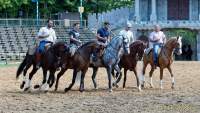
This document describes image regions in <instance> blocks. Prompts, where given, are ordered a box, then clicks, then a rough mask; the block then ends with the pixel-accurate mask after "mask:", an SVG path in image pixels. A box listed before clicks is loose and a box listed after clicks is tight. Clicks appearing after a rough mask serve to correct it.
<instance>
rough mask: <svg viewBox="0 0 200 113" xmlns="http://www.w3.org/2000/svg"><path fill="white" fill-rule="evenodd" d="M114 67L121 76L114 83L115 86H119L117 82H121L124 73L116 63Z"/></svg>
mask: <svg viewBox="0 0 200 113" xmlns="http://www.w3.org/2000/svg"><path fill="white" fill-rule="evenodd" d="M114 69H115V70H116V71H117V74H118V75H119V76H118V77H117V80H116V81H115V82H114V83H113V86H116V87H117V88H118V87H119V86H118V85H117V83H119V82H120V80H121V78H122V73H121V69H120V68H119V66H118V65H115V67H114Z"/></svg>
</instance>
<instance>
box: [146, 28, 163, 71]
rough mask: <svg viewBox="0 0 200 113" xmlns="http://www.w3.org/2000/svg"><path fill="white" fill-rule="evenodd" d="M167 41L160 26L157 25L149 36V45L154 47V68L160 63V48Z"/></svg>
mask: <svg viewBox="0 0 200 113" xmlns="http://www.w3.org/2000/svg"><path fill="white" fill-rule="evenodd" d="M165 42H166V36H165V34H164V33H163V32H162V31H160V26H159V25H155V26H154V31H153V32H152V33H151V34H150V36H149V47H150V48H153V60H154V68H156V66H157V65H158V49H159V48H160V47H162V46H163V45H164V43H165Z"/></svg>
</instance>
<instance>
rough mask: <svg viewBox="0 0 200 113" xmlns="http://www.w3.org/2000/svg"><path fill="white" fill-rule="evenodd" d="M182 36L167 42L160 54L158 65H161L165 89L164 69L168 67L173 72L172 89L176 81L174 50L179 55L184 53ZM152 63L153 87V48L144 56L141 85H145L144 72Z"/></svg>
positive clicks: (161, 75)
mask: <svg viewBox="0 0 200 113" xmlns="http://www.w3.org/2000/svg"><path fill="white" fill-rule="evenodd" d="M181 39H182V37H172V38H170V39H169V40H168V41H167V42H166V44H165V45H164V46H163V47H162V48H161V51H160V54H159V56H158V66H159V67H160V88H161V89H163V85H162V84H163V83H162V79H163V69H164V68H167V69H168V70H169V72H170V74H171V79H172V89H173V88H174V85H175V82H174V75H173V73H172V69H171V64H172V62H173V52H175V53H176V54H177V55H180V54H181V53H182V50H181V46H182V41H181ZM148 64H150V65H151V70H150V72H149V77H150V86H151V87H153V84H152V75H153V72H154V62H153V51H152V50H151V51H150V52H149V53H146V52H145V54H144V57H143V69H142V77H141V81H142V83H141V87H144V82H145V80H144V74H145V70H146V67H147V65H148Z"/></svg>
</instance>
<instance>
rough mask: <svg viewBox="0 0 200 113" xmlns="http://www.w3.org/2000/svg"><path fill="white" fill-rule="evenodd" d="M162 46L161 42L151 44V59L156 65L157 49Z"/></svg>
mask: <svg viewBox="0 0 200 113" xmlns="http://www.w3.org/2000/svg"><path fill="white" fill-rule="evenodd" d="M161 47H162V44H160V43H156V44H153V61H154V65H158V49H159V48H161Z"/></svg>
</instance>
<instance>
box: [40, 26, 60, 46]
mask: <svg viewBox="0 0 200 113" xmlns="http://www.w3.org/2000/svg"><path fill="white" fill-rule="evenodd" d="M46 35H49V36H48V37H46V38H40V39H39V40H40V41H42V40H45V41H50V42H53V43H55V41H56V39H57V37H56V33H55V31H54V29H52V28H48V27H42V28H40V30H39V33H38V37H39V36H46Z"/></svg>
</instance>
